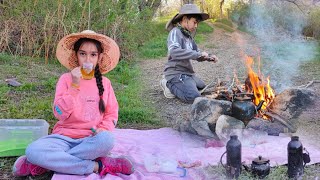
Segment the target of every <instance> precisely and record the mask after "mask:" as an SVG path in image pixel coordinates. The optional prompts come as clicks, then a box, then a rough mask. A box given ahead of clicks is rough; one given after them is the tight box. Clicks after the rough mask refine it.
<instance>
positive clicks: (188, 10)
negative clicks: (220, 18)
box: [166, 4, 209, 31]
mask: <svg viewBox="0 0 320 180" xmlns="http://www.w3.org/2000/svg"><path fill="white" fill-rule="evenodd" d="M187 14H196V15H200V16H201V21H204V20H207V19H209V14H207V13H202V12H201V11H200V9H199V8H198V6H197V5H195V4H185V5H183V6H182V7H181V9H180V11H179V13H178V14H176V15H175V16H174V17H173V18H172V19H170V20H169V21H168V23H167V24H166V29H167V30H168V31H171V29H172V28H173V27H174V24H176V23H177V22H178V21H179V20H180V19H181V18H182V17H183V16H184V15H187Z"/></svg>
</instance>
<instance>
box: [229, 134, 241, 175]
mask: <svg viewBox="0 0 320 180" xmlns="http://www.w3.org/2000/svg"><path fill="white" fill-rule="evenodd" d="M226 153H227V167H226V169H227V177H228V178H232V179H233V178H238V177H239V175H240V173H241V142H240V141H239V139H238V136H237V135H232V136H230V140H229V141H228V142H227V151H226Z"/></svg>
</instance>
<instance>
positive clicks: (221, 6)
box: [220, 0, 224, 19]
mask: <svg viewBox="0 0 320 180" xmlns="http://www.w3.org/2000/svg"><path fill="white" fill-rule="evenodd" d="M223 5H224V0H220V18H221V19H222V18H223V11H222V8H223Z"/></svg>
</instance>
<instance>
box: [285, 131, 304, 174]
mask: <svg viewBox="0 0 320 180" xmlns="http://www.w3.org/2000/svg"><path fill="white" fill-rule="evenodd" d="M302 175H303V147H302V144H301V142H300V141H299V137H298V136H292V137H291V141H290V142H289V143H288V176H289V178H295V179H296V178H299V177H301V176H302Z"/></svg>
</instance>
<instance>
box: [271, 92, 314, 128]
mask: <svg viewBox="0 0 320 180" xmlns="http://www.w3.org/2000/svg"><path fill="white" fill-rule="evenodd" d="M316 98H317V95H316V94H315V92H314V91H312V90H309V89H306V88H290V89H286V90H284V91H283V92H281V93H280V94H278V95H277V96H276V97H275V98H274V100H273V102H272V104H271V105H270V108H271V109H272V111H273V112H274V113H276V114H278V115H280V116H281V117H283V119H285V120H290V119H295V118H297V117H298V116H299V115H300V114H301V113H302V112H303V111H304V110H306V109H307V108H308V107H309V106H310V105H313V104H314V102H315V100H316ZM291 123H292V124H294V122H291Z"/></svg>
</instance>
